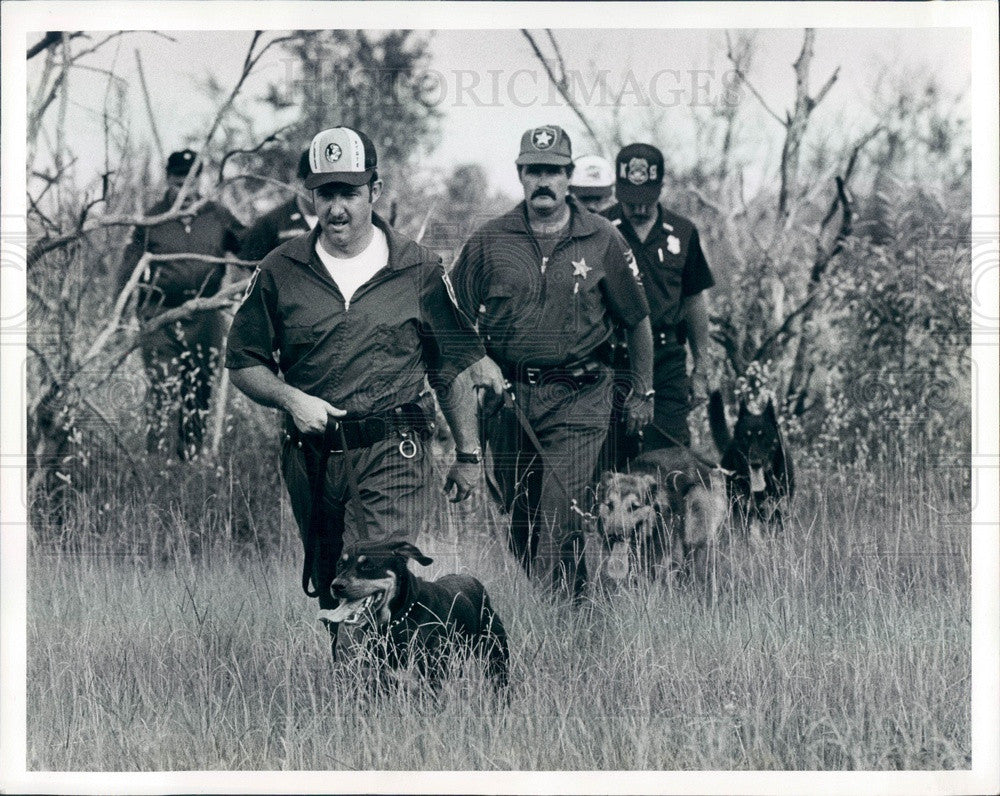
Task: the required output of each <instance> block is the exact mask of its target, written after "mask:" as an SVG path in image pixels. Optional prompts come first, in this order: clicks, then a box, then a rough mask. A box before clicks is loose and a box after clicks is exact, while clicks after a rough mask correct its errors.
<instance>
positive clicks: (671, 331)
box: [604, 144, 715, 466]
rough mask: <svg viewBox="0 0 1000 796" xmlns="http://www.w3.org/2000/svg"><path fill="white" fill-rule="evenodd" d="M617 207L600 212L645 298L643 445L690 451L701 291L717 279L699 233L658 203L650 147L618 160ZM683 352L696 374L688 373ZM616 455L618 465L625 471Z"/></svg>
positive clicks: (702, 347)
mask: <svg viewBox="0 0 1000 796" xmlns="http://www.w3.org/2000/svg"><path fill="white" fill-rule="evenodd" d="M615 176H616V185H615V194H616V196H617V198H618V203H617V204H616V205H614V206H613V207H611V208H610V209H608V210H606V211H605V212H604V215H605V216H606V217H607V218H608V219H610V220H611V223H612V224H614V225H615V226H616V227H618V231H619V232H621V233H622V235H623V236H624V237H625V240H626V241H628V244H629V246H631V248H632V251H633V252H634V253H635V257H636V261H637V263H638V265H639V272H640V274H641V276H642V284H643V287H644V288H645V291H646V297H647V299H648V300H649V318H650V323H651V325H652V330H653V344H654V347H655V352H656V353H655V363H654V367H653V387H654V389H655V390H656V398H655V403H654V409H655V411H654V414H653V423H654V425H655V426H657V427H659V429H662V430H663V431H665V432H666V433H667V434H669V435H670V437H672V438H673V439H668V438H667V437H665V436H664V435H663V434H662V433H660V431H659V430H658V429H657V428H654V427H653V426H650V427H648V428H646V429H645V431H644V435H643V446H644V447H646V448H647V449H649V448H662V447H669V446H670V445H673V444H676V442H675V440H676V441H677V442H681V443H683V444H684V445H689V444H690V442H691V432H690V430H689V429H688V423H687V417H688V411H689V409H690V407H691V405H692V397H693V398H694V400H695V401H703V400H705V398H706V397H707V381H706V371H707V362H706V356H707V354H708V339H709V338H708V305H707V302H706V301H705V293H704V291H705V290H706V289H707V288H710V287H712V285H714V284H715V281H714V280H713V278H712V272H711V271H710V270H709V268H708V263H707V262H706V260H705V255H704V253H703V252H702V250H701V242H700V241H699V238H698V230H697V229H696V228H695V226H694V224H693V223H692V222H691V221H689V220H688V219H686V218H684V217H683V216H679V215H677V214H676V213H673V212H671V211H669V210H667V209H666V208H665V207H663V206H662V205H661V204H659V198H660V191H661V190H662V188H663V154H662V153H661V152H660V150H659V149H657V148H656V147H654V146H652V145H650V144H629V145H628V146H626V147H624V148H623V149H622V150H621V151H620V152H619V153H618V157H617V158H615ZM686 346H687V347H690V349H691V355H692V362H693V366H694V367H693V369H692V371H691V376H690V379H689V377H688V373H687V349H686ZM620 453H621V452H620V451H619V454H620ZM621 458H622V457H621V455H619V461H618V462H617V464H618V465H619V466H621V465H623V464H624V462H622V461H621Z"/></svg>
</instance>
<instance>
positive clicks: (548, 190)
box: [531, 187, 556, 200]
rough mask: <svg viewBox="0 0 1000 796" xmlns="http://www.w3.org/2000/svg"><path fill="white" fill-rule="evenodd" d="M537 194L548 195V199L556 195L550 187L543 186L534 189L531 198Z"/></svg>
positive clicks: (537, 195)
mask: <svg viewBox="0 0 1000 796" xmlns="http://www.w3.org/2000/svg"><path fill="white" fill-rule="evenodd" d="M539 196H547V197H549V199H553V200H554V199H555V198H556V195H555V194H554V193H553V192H552V189H551V188H544V187H542V188H537V189H535V192H534V193H533V194H531V198H532V199H535V198H536V197H539Z"/></svg>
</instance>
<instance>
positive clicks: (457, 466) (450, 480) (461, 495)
mask: <svg viewBox="0 0 1000 796" xmlns="http://www.w3.org/2000/svg"><path fill="white" fill-rule="evenodd" d="M479 468H480V465H478V464H462V463H460V462H455V463H454V464H453V465H452V466H451V469H450V470H449V471H448V477H447V478H446V479H445V482H444V491H445V494H448V493H449V492H451V489H452V487H454V488H455V495H454V497H449V498H448V500H449V501H451V502H452V503H461V502H462V501H463V500H465V499H466V498H467V497H468V496H469V495H471V494H472V493H473V491H474V490H475V488H476V485H477V484H478V483H479Z"/></svg>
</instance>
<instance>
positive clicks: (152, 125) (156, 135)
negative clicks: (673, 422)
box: [135, 48, 167, 162]
mask: <svg viewBox="0 0 1000 796" xmlns="http://www.w3.org/2000/svg"><path fill="white" fill-rule="evenodd" d="M135 66H136V69H137V70H138V72H139V87H140V88H141V89H142V98H143V101H144V102H145V105H146V115H147V116H149V129H150V131H151V132H152V133H153V143H154V144H156V153H157V155H159V156H160V161H161V162H166V159H167V153H166V150H165V149H164V148H163V140H162V139H161V138H160V131H159V128H157V126H156V115H155V114H154V113H153V103H152V101H151V100H150V98H149V87H148V86H147V85H146V72H145V71H144V70H143V68H142V57H141V56H140V55H139V50H138V48H136V50H135Z"/></svg>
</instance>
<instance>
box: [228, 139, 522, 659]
mask: <svg viewBox="0 0 1000 796" xmlns="http://www.w3.org/2000/svg"><path fill="white" fill-rule="evenodd" d="M377 164H378V161H377V156H376V152H375V146H374V144H372V142H371V140H370V139H369V138H368V136H366V135H365V134H364V133H362V132H359V131H357V130H352V129H350V128H347V127H336V128H333V129H330V130H324V131H323V132H321V133H319V134H317V135H316V136H315V137H314V138H313V141H312V144H311V146H310V149H309V173H308V175H307V176H306V178H305V187H306V188H307V189H308V190H311V191H312V198H313V204H314V206H315V208H316V214H317V216H318V224H317V227H316V228H315V229H314V230H313V231H312V232H308V233H304V234H302V235H299V236H298V237H296V238H293V239H292V240H290V241H287V242H286V243H284V244H282V245H281V246H279V247H278V248H277V249H275V250H274V251H272V252H271V253H270V254H268V255H267V256H266V257H265V258H264V259H263V260H262V261H261V264H260V267H259V269H258V271H257V274H256V276H255V279H254V281H253V283H252V286H251V288H250V290H249V291H248V293H247V296H246V298H245V299H244V301H243V303H242V305H241V306H240V308H239V310H238V312H237V313H236V317H235V318H234V319H233V326H232V330H231V331H230V334H229V349H228V353H227V358H226V367H228V368H229V369H230V372H231V375H232V381H233V384H235V385H236V386H237V387H238V388H239V389H240V390H242V391H243V392H244V393H246V394H247V395H248V396H249V397H250V398H252V399H253V400H254V401H257V402H258V403H260V404H263V405H264V406H272V407H277V408H279V409H282V410H284V412H285V435H284V442H283V445H282V455H281V464H282V474H283V476H284V480H285V485H286V487H287V488H288V494H289V498H290V502H291V505H292V510H293V512H294V514H295V518H296V522H297V524H298V526H299V530H300V532H301V535H302V538H303V541H304V543H305V548H306V561H307V566H306V567H304V572H303V587H304V588H305V589H306V591H307V593H308V594H310V596H317V597H318V598H319V607H320V609H331V608H333V607H334V606H335V605H336V603H337V600H336V598H334V596H333V595H332V593H331V591H330V584H331V582H332V581H333V578H334V577H335V575H336V567H337V561H338V560H339V557H340V555H341V551H342V550H345V549H347V550H349V549H351V548H352V547H356V546H358V545H360V544H368V543H372V544H374V543H383V542H384V543H386V544H390V543H392V542H397V541H408V542H413V541H415V540H416V537H417V535H418V533H419V532H420V529H421V527H422V526H423V525H424V524H425V521H426V518H427V516H428V511H429V509H430V508H431V503H432V501H431V497H430V495H429V487H430V479H431V452H430V447H429V445H428V444H427V438H428V436H429V434H430V432H431V429H432V426H431V418H433V413H432V412H433V401H432V396H430V395H429V394H427V393H425V391H424V377H425V375H426V376H428V377H429V379H430V382H431V384H432V386H434V388H435V390H437V393H438V397H439V398H440V399H441V404H442V408H443V410H444V413H445V416H446V417H447V419H448V423H449V425H450V426H451V430H452V433H453V436H454V438H455V442H456V446H457V450H458V451H459V453H458V461H457V462H456V463H455V464H454V465H453V466H452V468H451V470H450V472H449V473H448V477H447V481H446V482H445V489H446V490H451V489H454V490H455V494H454V500H456V501H458V500H464V499H465V498H466V497H468V495H469V494H470V492H471V491H472V489H473V488H474V486H475V484H476V483H477V482H478V480H479V463H478V462H479V457H478V455H477V454H475V451H476V449H477V433H476V400H475V394H474V388H475V386H476V384H486V385H489V386H491V387H492V388H493V389H494V390H496V391H500V390H502V389H503V376H502V375H501V373H500V371H499V370H498V369H497V367H496V365H495V364H494V363H492V362H490V361H489V360H488V359H486V358H485V357H484V352H483V348H482V346H481V344H480V342H479V339H478V337H477V336H476V333H475V331H474V330H473V329H472V327H471V326H470V325H469V324H468V322H467V321H466V319H465V318H464V316H463V315H462V313H461V312H460V311H459V310H458V307H457V306H456V305H455V303H454V300H453V297H452V295H453V291H452V290H451V287H450V284H449V283H448V281H447V276H446V275H445V272H444V269H443V268H442V266H441V260H440V257H438V256H437V255H436V254H434V253H433V252H432V251H430V250H429V249H427V248H424V247H422V246H420V245H418V244H417V243H415V242H413V241H411V240H409V239H407V238H405V237H403V236H402V235H400V234H399V233H397V232H396V231H395V230H393V229H392V228H391V227H390V226H389V225H388V224H387V223H386V222H385V221H383V220H382V218H381V217H380V216H379V215H378V214H377V213H375V212H374V211H373V205H374V203H375V202H376V201H377V200H378V198H379V196H380V194H381V193H382V181H381V180H380V179H379V176H378V171H377ZM276 352H278V353H277V354H276ZM279 374H280V376H279ZM317 501H318V502H317ZM317 513H318V519H317ZM311 543H315V544H316V547H311V546H310V544H311ZM310 557H312V563H313V566H312V568H310V567H309V566H308V562H309V561H310ZM310 582H311V584H312V587H313V588H312V589H310V588H309V584H310ZM329 629H330V633H331V637H332V640H333V645H334V648H335V645H336V637H337V626H336V625H330V626H329Z"/></svg>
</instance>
